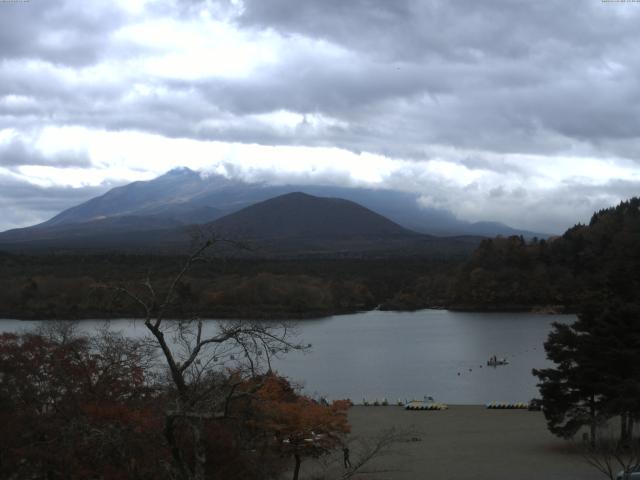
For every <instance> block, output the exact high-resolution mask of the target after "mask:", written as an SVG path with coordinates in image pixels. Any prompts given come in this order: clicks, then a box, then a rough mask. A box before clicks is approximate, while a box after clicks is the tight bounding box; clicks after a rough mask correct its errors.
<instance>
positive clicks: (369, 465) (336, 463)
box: [313, 428, 420, 480]
mask: <svg viewBox="0 0 640 480" xmlns="http://www.w3.org/2000/svg"><path fill="white" fill-rule="evenodd" d="M414 441H420V434H419V433H418V432H416V431H414V430H399V429H397V428H390V429H387V430H382V431H380V432H379V433H378V434H377V435H375V436H372V437H359V436H355V437H351V438H350V439H349V441H348V442H347V443H346V444H345V447H347V448H348V452H349V456H350V458H349V466H348V467H347V464H346V461H345V460H346V459H341V458H336V457H335V456H334V457H332V458H328V459H326V458H323V459H320V461H319V464H320V469H321V472H320V473H317V474H316V475H315V476H314V477H313V479H314V480H348V479H351V478H362V479H364V478H376V475H380V474H389V473H391V472H397V471H398V469H397V468H393V467H391V466H385V467H384V468H382V467H379V466H376V465H375V463H376V461H377V460H380V459H381V458H384V457H387V456H391V455H401V454H402V451H401V450H400V449H398V448H397V447H398V446H399V445H401V444H403V443H408V442H414ZM337 472H340V473H337Z"/></svg>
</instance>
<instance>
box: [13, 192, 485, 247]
mask: <svg viewBox="0 0 640 480" xmlns="http://www.w3.org/2000/svg"><path fill="white" fill-rule="evenodd" d="M194 229H197V230H198V231H200V232H206V234H207V235H208V234H212V233H214V234H217V235H218V236H220V237H223V238H225V239H230V240H234V239H235V240H242V242H243V243H244V244H245V245H247V246H248V247H249V248H248V249H247V250H246V251H243V252H242V254H244V255H253V256H267V257H269V256H274V255H275V256H292V255H293V256H317V255H323V256H326V255H329V256H336V255H338V256H362V255H376V256H379V255H383V256H397V255H424V254H434V253H437V254H454V255H457V254H468V253H469V252H471V251H472V250H473V249H474V248H475V247H476V246H477V244H478V243H479V241H480V238H479V237H462V238H441V237H434V236H430V235H424V234H419V233H416V232H412V231H410V230H408V229H406V228H404V227H401V226H400V225H398V224H396V223H394V222H392V221H391V220H389V219H387V218H385V217H383V216H382V215H380V214H378V213H375V212H373V211H371V210H369V209H367V208H365V207H363V206H361V205H358V204H357V203H355V202H351V201H349V200H344V199H340V198H325V197H315V196H312V195H308V194H305V193H301V192H294V193H288V194H284V195H281V196H278V197H275V198H272V199H269V200H265V201H263V202H258V203H256V204H254V205H250V206H248V207H245V208H243V209H241V210H239V211H237V212H234V213H231V214H229V215H226V216H224V217H222V218H219V219H217V220H215V221H213V222H210V223H207V224H203V225H199V226H197V227H196V226H185V225H182V224H180V223H178V222H176V221H169V220H167V218H160V217H158V216H157V215H147V216H137V215H126V216H122V217H107V218H100V219H96V220H90V221H86V222H80V223H61V222H58V223H54V224H53V225H47V226H40V227H39V228H35V229H33V228H31V229H22V230H14V231H10V232H5V233H4V234H2V236H1V238H0V248H1V249H4V250H8V251H16V250H17V251H51V250H53V251H56V252H60V251H62V252H65V251H66V252H78V251H84V252H87V251H104V250H118V251H124V252H157V253H178V252H184V251H187V250H188V249H189V247H190V246H191V245H192V242H193V233H196V234H197V232H193V230H194ZM226 246H228V244H226V243H225V244H223V245H222V248H223V249H224V248H225V247H226ZM236 253H237V252H236Z"/></svg>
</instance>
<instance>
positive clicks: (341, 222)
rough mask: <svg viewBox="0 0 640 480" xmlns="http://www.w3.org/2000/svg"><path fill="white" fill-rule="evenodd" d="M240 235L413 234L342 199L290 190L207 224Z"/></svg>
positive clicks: (329, 235) (223, 231) (223, 232)
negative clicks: (290, 191)
mask: <svg viewBox="0 0 640 480" xmlns="http://www.w3.org/2000/svg"><path fill="white" fill-rule="evenodd" d="M210 228H211V229H212V230H213V231H217V232H220V233H222V234H233V235H236V236H239V237H244V238H258V239H276V238H346V237H368V238H386V237H390V236H415V235H416V234H415V233H414V232H411V231H409V230H407V229H405V228H403V227H401V226H400V225H398V224H396V223H394V222H392V221H390V220H389V219H387V218H385V217H383V216H382V215H379V214H377V213H375V212H373V211H371V210H369V209H368V208H365V207H363V206H361V205H358V204H357V203H354V202H351V201H349V200H344V199H342V198H321V197H314V196H312V195H308V194H306V193H301V192H294V193H288V194H285V195H281V196H279V197H276V198H272V199H270V200H265V201H264V202H259V203H257V204H255V205H251V206H249V207H247V208H244V209H242V210H240V211H239V212H236V213H232V214H230V215H227V216H225V217H223V218H221V219H219V220H216V221H215V222H213V223H211V224H210Z"/></svg>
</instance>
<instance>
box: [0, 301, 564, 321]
mask: <svg viewBox="0 0 640 480" xmlns="http://www.w3.org/2000/svg"><path fill="white" fill-rule="evenodd" d="M376 310H378V311H381V312H419V311H422V310H445V311H451V312H461V313H537V314H541V315H572V314H575V313H576V312H575V311H574V309H571V308H567V307H564V306H561V305H531V306H523V305H504V306H495V305H491V306H485V307H480V306H477V305H474V306H471V305H469V306H466V305H451V306H447V305H432V306H424V307H420V308H405V309H403V308H388V307H387V306H385V305H378V306H377V307H375V308H370V309H362V308H342V309H336V310H321V311H316V310H313V311H306V312H291V311H274V312H268V313H266V314H265V313H264V312H263V313H262V314H258V313H256V312H255V311H253V310H249V311H247V312H246V313H241V312H231V311H228V310H227V311H211V312H204V313H200V314H198V315H187V314H184V312H180V313H176V314H171V318H172V319H175V320H185V319H190V318H196V317H199V318H202V319H206V320H255V321H278V320H319V319H322V318H328V317H333V316H339V315H354V314H358V313H368V312H373V311H376ZM122 318H129V319H132V320H143V319H144V317H143V316H137V315H131V314H130V313H125V312H96V311H92V312H89V313H87V314H86V315H78V316H75V317H71V318H69V317H66V318H60V317H57V316H52V315H46V314H44V313H43V314H38V312H34V314H30V315H24V314H16V312H2V311H0V319H3V320H21V321H56V320H62V321H85V320H98V319H99V320H119V319H122Z"/></svg>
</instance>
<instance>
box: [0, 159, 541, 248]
mask: <svg viewBox="0 0 640 480" xmlns="http://www.w3.org/2000/svg"><path fill="white" fill-rule="evenodd" d="M292 192H305V193H308V194H310V195H314V196H318V197H335V198H342V199H345V200H351V201H352V202H356V203H358V204H360V205H362V206H364V207H366V208H368V209H370V210H373V211H375V212H377V213H378V214H380V215H383V216H385V217H387V218H389V219H390V220H392V221H393V222H395V223H397V224H399V225H402V226H403V227H405V228H408V229H410V230H414V231H416V232H420V233H426V234H431V235H442V236H445V235H486V236H495V235H505V236H508V235H523V236H525V237H533V236H535V235H537V236H539V237H546V235H541V234H536V233H534V232H526V231H521V230H516V229H512V228H510V227H508V226H506V225H503V224H499V223H494V222H479V223H475V224H474V223H469V222H464V221H461V220H458V219H457V218H456V217H455V216H454V215H452V214H451V213H450V212H448V211H446V210H438V209H433V208H422V207H421V206H420V205H419V203H418V196H417V195H415V194H411V193H407V192H400V191H394V190H384V189H367V188H347V187H334V186H326V185H267V184H263V183H247V182H242V181H239V180H230V179H227V178H226V177H224V176H221V175H209V176H204V177H203V176H201V175H200V174H199V173H196V172H194V171H192V170H189V169H187V168H178V169H174V170H171V171H169V172H167V173H166V174H164V175H162V176H160V177H158V178H156V179H153V180H150V181H146V182H133V183H131V184H128V185H124V186H122V187H117V188H114V189H112V190H110V191H108V192H107V193H105V194H104V195H101V196H99V197H96V198H93V199H91V200H89V201H87V202H85V203H83V204H81V205H78V206H76V207H73V208H70V209H68V210H65V211H64V212H61V213H60V214H58V215H56V216H55V217H53V218H52V219H50V220H48V221H46V222H44V223H42V224H40V225H36V226H34V227H29V228H27V229H21V233H20V235H21V238H23V239H25V240H28V239H29V237H30V235H32V233H33V232H34V231H35V230H41V229H47V228H50V227H58V226H61V225H68V224H72V223H74V224H79V223H85V222H93V221H97V220H101V219H105V218H114V217H125V216H135V217H138V218H140V217H148V216H149V217H153V221H155V222H159V223H158V227H159V228H171V227H172V226H174V224H175V223H176V222H177V223H180V224H183V225H188V224H193V223H199V224H204V223H208V222H211V221H213V220H216V219H217V218H220V217H222V216H224V215H227V214H229V213H233V212H236V211H238V210H240V209H242V208H244V207H247V206H249V205H252V204H254V203H257V202H261V201H264V200H268V199H270V198H273V197H277V196H280V195H284V194H287V193H292ZM163 220H166V223H165V224H164V225H162V221H163ZM3 238H5V237H4V235H3V234H0V241H2V239H3ZM12 238H15V235H14V236H13V237H12Z"/></svg>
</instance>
